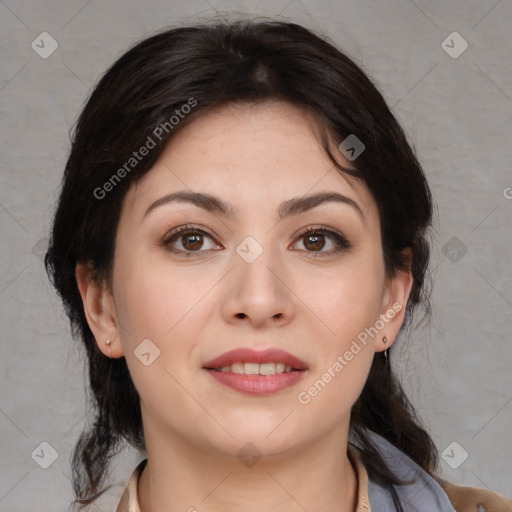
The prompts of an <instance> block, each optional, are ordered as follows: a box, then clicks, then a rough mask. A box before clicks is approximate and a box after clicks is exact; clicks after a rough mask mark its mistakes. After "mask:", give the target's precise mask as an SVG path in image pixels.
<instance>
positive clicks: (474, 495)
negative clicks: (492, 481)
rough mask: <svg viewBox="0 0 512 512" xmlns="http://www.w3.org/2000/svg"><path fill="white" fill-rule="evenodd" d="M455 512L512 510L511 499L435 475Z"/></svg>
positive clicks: (506, 511) (499, 511)
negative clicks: (463, 485)
mask: <svg viewBox="0 0 512 512" xmlns="http://www.w3.org/2000/svg"><path fill="white" fill-rule="evenodd" d="M435 480H436V481H437V483H438V484H439V485H440V486H441V487H442V489H443V491H444V492H445V493H446V495H447V496H448V499H449V500H450V502H451V503H452V505H453V508H455V510H456V511H457V512H512V501H510V500H509V499H507V498H504V497H503V496H500V495H499V494H496V493H494V492H491V491H487V490H485V489H478V488H476V487H462V486H460V485H455V484H453V483H451V482H448V481H447V480H443V479H442V478H440V477H435Z"/></svg>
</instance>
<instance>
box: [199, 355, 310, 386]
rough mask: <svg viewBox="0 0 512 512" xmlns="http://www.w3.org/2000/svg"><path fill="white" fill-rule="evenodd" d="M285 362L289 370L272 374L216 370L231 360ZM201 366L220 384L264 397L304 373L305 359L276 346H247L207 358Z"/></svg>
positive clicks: (295, 382)
mask: <svg viewBox="0 0 512 512" xmlns="http://www.w3.org/2000/svg"><path fill="white" fill-rule="evenodd" d="M240 362H241V363H258V364H264V363H272V362H279V363H284V364H285V365H289V366H291V367H292V371H291V372H283V373H275V374H273V375H245V374H239V373H233V372H220V371H218V370H217V369H219V368H222V367H223V366H228V365H232V364H233V363H240ZM203 368H204V369H205V370H206V371H207V372H208V373H209V374H210V375H211V376H212V377H213V378H214V379H215V380H216V381H217V382H220V383H221V384H223V385H225V386H228V387H230V388H231V389H234V390H235V391H238V392H239V393H243V394H246V395H253V396H265V395H270V394H273V393H277V392H278V391H281V390H283V389H285V388H287V387H290V386H293V385H295V384H297V383H298V382H299V381H300V380H301V379H302V378H303V377H304V374H305V373H306V370H307V369H308V366H307V365H306V363H305V362H304V361H301V360H300V359H298V358H297V357H295V356H293V355H291V354H290V353H289V352H285V351H284V350H279V349H267V350H263V351H256V350H252V349H247V348H239V349H235V350H230V351H229V352H226V353H224V354H222V355H220V356H219V357H217V358H215V359H213V360H211V361H208V362H207V363H206V364H205V365H204V366H203Z"/></svg>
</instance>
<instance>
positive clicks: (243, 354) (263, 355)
mask: <svg viewBox="0 0 512 512" xmlns="http://www.w3.org/2000/svg"><path fill="white" fill-rule="evenodd" d="M274 361H276V362H279V363H284V364H286V365H290V366H291V367H292V368H293V369H294V370H307V368H308V366H307V364H306V363H305V362H304V361H301V360H300V359H299V358H297V357H295V356H292V355H291V354H290V353H289V352H286V351H284V350H279V349H275V348H269V349H267V350H253V349H250V348H237V349H235V350H230V351H229V352H225V353H224V354H221V355H220V356H219V357H216V358H215V359H212V360H211V361H208V362H207V363H205V364H204V365H203V368H205V369H216V368H222V367H223V366H228V365H231V364H233V363H240V362H242V363H258V364H264V363H272V362H274Z"/></svg>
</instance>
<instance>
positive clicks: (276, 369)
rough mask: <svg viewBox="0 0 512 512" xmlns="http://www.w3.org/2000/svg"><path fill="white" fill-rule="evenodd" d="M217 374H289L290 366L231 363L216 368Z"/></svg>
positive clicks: (281, 364)
mask: <svg viewBox="0 0 512 512" xmlns="http://www.w3.org/2000/svg"><path fill="white" fill-rule="evenodd" d="M217 371H219V372H232V373H239V374H245V375H274V374H276V373H283V372H286V373H288V372H291V371H292V367H291V365H289V364H287V365H285V364H284V363H275V362H274V363H263V364H258V363H233V364H232V365H227V366H223V367H222V368H217Z"/></svg>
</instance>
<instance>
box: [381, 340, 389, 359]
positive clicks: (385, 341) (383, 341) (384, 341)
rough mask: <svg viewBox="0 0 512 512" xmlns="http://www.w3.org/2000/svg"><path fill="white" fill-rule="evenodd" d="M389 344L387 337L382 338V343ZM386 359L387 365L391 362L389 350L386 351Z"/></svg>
mask: <svg viewBox="0 0 512 512" xmlns="http://www.w3.org/2000/svg"><path fill="white" fill-rule="evenodd" d="M387 342H388V339H387V338H386V336H384V338H382V343H387ZM384 357H385V358H386V363H387V362H389V359H388V349H386V350H384Z"/></svg>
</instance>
